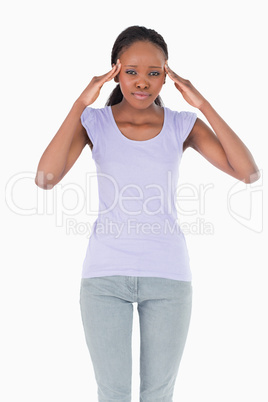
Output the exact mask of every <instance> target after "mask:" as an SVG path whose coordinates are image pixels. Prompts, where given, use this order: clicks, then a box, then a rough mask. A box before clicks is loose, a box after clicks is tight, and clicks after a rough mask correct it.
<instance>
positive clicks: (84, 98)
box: [77, 59, 121, 107]
mask: <svg viewBox="0 0 268 402" xmlns="http://www.w3.org/2000/svg"><path fill="white" fill-rule="evenodd" d="M120 69H121V63H120V60H119V59H118V60H117V63H116V64H113V68H112V69H111V70H110V71H109V72H108V73H106V74H103V75H100V76H97V77H93V78H92V80H91V81H90V83H89V84H88V86H87V87H86V89H85V90H84V91H83V92H82V93H81V95H80V96H79V97H78V99H77V101H78V102H79V103H80V102H81V103H83V104H84V105H85V107H86V106H89V105H91V104H92V103H93V102H95V100H96V99H97V98H98V96H99V94H100V90H101V88H102V86H103V84H105V82H108V81H111V80H112V79H113V78H114V77H116V75H117V74H118V73H119V71H120Z"/></svg>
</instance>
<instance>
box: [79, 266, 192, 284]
mask: <svg viewBox="0 0 268 402" xmlns="http://www.w3.org/2000/svg"><path fill="white" fill-rule="evenodd" d="M101 276H136V277H139V276H140V277H155V278H163V279H173V280H178V281H184V282H191V281H192V275H188V276H187V277H185V276H182V275H178V274H172V273H170V274H169V273H167V274H161V273H159V272H154V271H152V272H144V271H137V270H133V269H124V270H123V271H120V270H111V271H110V270H109V271H108V270H107V271H104V270H101V271H100V270H98V271H90V273H88V274H86V273H85V274H84V273H83V274H82V278H98V277H101Z"/></svg>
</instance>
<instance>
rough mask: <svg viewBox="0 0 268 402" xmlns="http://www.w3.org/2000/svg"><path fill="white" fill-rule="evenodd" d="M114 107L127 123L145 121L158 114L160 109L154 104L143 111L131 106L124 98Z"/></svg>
mask: <svg viewBox="0 0 268 402" xmlns="http://www.w3.org/2000/svg"><path fill="white" fill-rule="evenodd" d="M114 107H115V108H116V109H117V111H118V112H120V114H121V116H122V117H123V116H124V117H126V119H127V120H128V121H133V122H136V123H138V122H139V121H141V122H142V121H144V120H147V119H148V117H150V116H151V115H152V114H154V115H155V114H156V113H159V110H160V109H161V107H160V106H158V105H156V104H155V103H154V102H153V103H152V104H151V105H150V106H149V107H147V108H145V109H137V108H135V107H133V106H131V105H130V104H129V103H128V102H127V101H126V100H125V98H123V100H122V101H121V102H120V103H118V104H117V105H114Z"/></svg>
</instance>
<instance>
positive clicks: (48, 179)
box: [35, 171, 56, 190]
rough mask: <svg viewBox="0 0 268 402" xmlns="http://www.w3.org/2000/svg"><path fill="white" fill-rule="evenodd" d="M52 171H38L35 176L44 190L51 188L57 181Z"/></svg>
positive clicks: (38, 184)
mask: <svg viewBox="0 0 268 402" xmlns="http://www.w3.org/2000/svg"><path fill="white" fill-rule="evenodd" d="M53 179H54V175H53V174H52V173H48V174H44V172H41V171H38V172H37V174H36V176H35V184H36V185H37V186H38V187H40V188H42V189H43V190H51V189H52V188H53V187H54V186H55V184H56V182H55V179H54V180H53Z"/></svg>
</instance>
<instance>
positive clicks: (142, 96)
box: [133, 92, 150, 100]
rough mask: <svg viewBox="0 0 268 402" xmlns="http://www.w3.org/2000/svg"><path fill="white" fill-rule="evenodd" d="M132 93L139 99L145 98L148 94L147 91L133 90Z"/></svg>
mask: <svg viewBox="0 0 268 402" xmlns="http://www.w3.org/2000/svg"><path fill="white" fill-rule="evenodd" d="M133 95H134V96H135V98H136V99H139V100H143V99H147V98H148V97H149V96H150V94H148V93H147V92H134V93H133Z"/></svg>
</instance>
